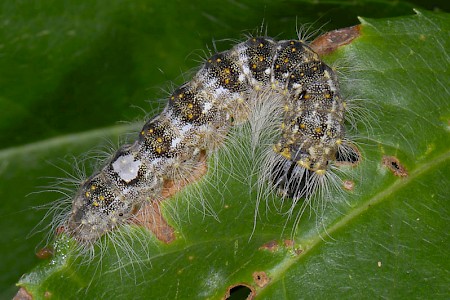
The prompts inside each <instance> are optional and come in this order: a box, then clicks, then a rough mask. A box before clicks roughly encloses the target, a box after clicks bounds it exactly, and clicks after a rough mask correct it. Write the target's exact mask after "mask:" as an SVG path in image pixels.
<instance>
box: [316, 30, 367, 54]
mask: <svg viewBox="0 0 450 300" xmlns="http://www.w3.org/2000/svg"><path fill="white" fill-rule="evenodd" d="M360 29H361V25H356V26H352V27H347V28H342V29H337V30H333V31H330V32H327V33H325V34H323V35H321V36H319V37H318V38H316V39H315V40H314V41H313V42H312V43H311V45H310V46H311V48H312V49H313V50H314V51H315V52H316V53H317V54H319V55H321V56H322V55H326V54H330V53H332V52H333V51H335V50H336V49H337V48H339V47H341V46H344V45H347V44H350V43H351V42H352V41H353V40H354V39H355V38H357V37H359V35H360Z"/></svg>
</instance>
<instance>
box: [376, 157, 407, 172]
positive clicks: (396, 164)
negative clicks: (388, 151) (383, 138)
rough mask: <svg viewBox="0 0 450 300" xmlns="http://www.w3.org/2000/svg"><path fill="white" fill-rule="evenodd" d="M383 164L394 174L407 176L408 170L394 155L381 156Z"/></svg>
mask: <svg viewBox="0 0 450 300" xmlns="http://www.w3.org/2000/svg"><path fill="white" fill-rule="evenodd" d="M382 163H383V166H385V167H387V168H388V169H389V170H390V171H391V172H392V173H394V175H395V176H399V177H406V176H408V171H407V170H406V168H405V167H404V166H403V165H402V164H401V163H400V161H399V160H398V158H397V157H395V156H386V155H385V156H383V160H382Z"/></svg>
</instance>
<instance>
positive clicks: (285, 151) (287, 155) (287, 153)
mask: <svg viewBox="0 0 450 300" xmlns="http://www.w3.org/2000/svg"><path fill="white" fill-rule="evenodd" d="M281 155H283V157H285V158H286V159H291V151H289V148H284V149H283V151H281Z"/></svg>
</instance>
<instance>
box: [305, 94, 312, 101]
mask: <svg viewBox="0 0 450 300" xmlns="http://www.w3.org/2000/svg"><path fill="white" fill-rule="evenodd" d="M309 98H311V95H310V94H305V95H304V96H303V99H305V100H308V99H309Z"/></svg>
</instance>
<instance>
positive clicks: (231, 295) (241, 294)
mask: <svg viewBox="0 0 450 300" xmlns="http://www.w3.org/2000/svg"><path fill="white" fill-rule="evenodd" d="M255 295H256V293H255V290H254V288H253V287H251V286H249V285H247V284H244V283H240V284H236V285H233V286H231V287H229V288H228V290H227V293H226V295H225V299H229V300H244V299H247V300H251V299H253V298H254V297H255Z"/></svg>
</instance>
